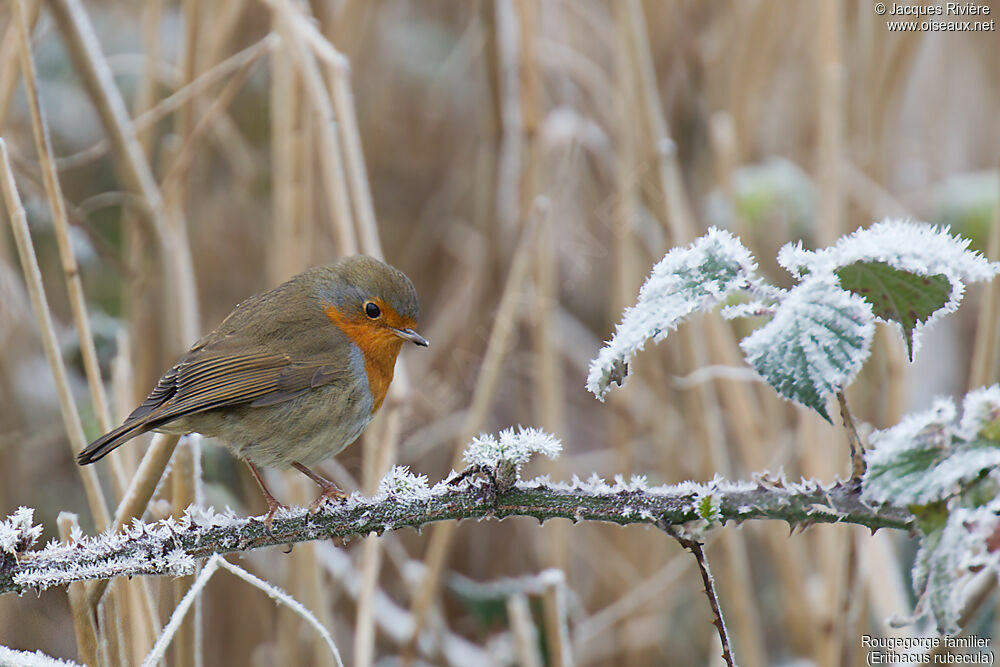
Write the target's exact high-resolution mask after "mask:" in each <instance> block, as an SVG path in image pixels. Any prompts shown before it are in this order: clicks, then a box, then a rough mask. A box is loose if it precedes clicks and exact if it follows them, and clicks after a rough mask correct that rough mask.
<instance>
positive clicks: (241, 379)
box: [77, 350, 348, 465]
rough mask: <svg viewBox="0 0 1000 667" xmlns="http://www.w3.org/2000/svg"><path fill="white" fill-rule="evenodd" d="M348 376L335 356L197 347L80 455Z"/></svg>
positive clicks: (94, 455) (83, 458)
mask: <svg viewBox="0 0 1000 667" xmlns="http://www.w3.org/2000/svg"><path fill="white" fill-rule="evenodd" d="M347 378H348V375H347V369H346V368H344V367H342V366H341V365H339V364H337V363H334V362H332V360H330V359H323V358H319V359H310V360H309V361H296V360H293V359H291V358H290V357H289V356H288V355H284V354H273V353H259V354H244V355H229V354H212V353H210V352H205V351H204V350H193V351H192V352H191V353H189V354H188V355H187V356H186V357H184V358H183V359H181V361H180V362H179V363H178V364H177V365H176V366H174V367H173V368H171V369H170V370H169V371H167V372H166V373H164V374H163V377H161V378H160V381H159V382H158V383H157V384H156V387H155V388H154V389H153V391H151V392H150V394H149V396H147V397H146V400H145V401H143V402H142V404H141V405H140V406H139V407H138V408H136V409H135V410H134V411H133V412H132V414H130V415H129V416H128V419H126V420H125V422H124V423H123V424H122V425H121V426H119V427H118V428H116V429H114V430H113V431H110V432H108V433H105V434H104V435H102V436H101V437H100V438H98V439H97V440H94V441H93V442H92V443H90V444H89V445H88V446H87V447H86V448H85V449H84V450H83V451H82V452H80V453H79V454H78V455H77V460H78V461H79V462H80V464H81V465H85V464H87V463H93V462H94V461H97V460H98V459H100V458H101V457H103V456H105V455H107V454H108V453H109V452H110V451H112V450H113V449H115V448H116V447H118V446H119V445H122V444H123V443H125V442H127V441H129V440H130V439H132V438H134V437H135V436H137V435H139V434H141V433H145V432H146V431H150V430H152V429H155V428H158V427H160V426H162V425H164V424H167V423H169V422H171V421H173V420H175V419H178V418H180V417H183V416H185V415H191V414H195V413H198V412H204V411H206V410H212V409H215V408H221V407H225V406H230V405H251V406H265V405H274V404H276V403H281V402H283V401H287V400H291V399H293V398H295V397H296V396H301V395H302V394H304V393H306V392H308V391H310V390H311V389H314V388H316V387H319V386H322V385H326V384H330V383H333V382H338V381H345V380H346V379H347Z"/></svg>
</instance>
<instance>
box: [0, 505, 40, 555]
mask: <svg viewBox="0 0 1000 667" xmlns="http://www.w3.org/2000/svg"><path fill="white" fill-rule="evenodd" d="M34 517H35V510H34V509H32V508H30V507H18V508H17V510H16V511H15V512H14V513H13V514H11V515H10V516H9V517H7V519H6V520H4V521H0V551H3V552H5V553H9V554H11V555H14V556H16V555H17V554H19V553H21V552H23V551H26V550H28V549H29V548H30V547H31V546H32V545H33V544H34V543H35V542H37V541H38V538H39V537H41V536H42V526H40V525H39V526H36V525H34Z"/></svg>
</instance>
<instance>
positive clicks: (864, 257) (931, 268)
mask: <svg viewBox="0 0 1000 667" xmlns="http://www.w3.org/2000/svg"><path fill="white" fill-rule="evenodd" d="M950 231H951V230H950V229H949V228H948V227H937V226H935V225H929V224H927V223H923V222H911V221H909V220H892V219H887V220H883V221H882V222H876V223H875V224H874V225H872V226H870V227H868V228H867V229H858V230H857V231H855V232H854V233H853V234H850V235H848V236H845V237H843V238H841V239H840V240H839V241H837V243H836V244H835V245H833V246H831V247H829V248H824V249H822V250H815V251H812V250H805V249H803V248H802V244H801V242H800V243H797V244H794V245H793V244H790V243H789V244H786V245H785V246H784V247H782V248H781V250H780V251H778V263H779V264H781V266H783V267H785V268H786V269H788V271H790V272H791V273H792V274H794V275H796V276H801V275H803V273H804V272H808V273H810V274H813V275H815V274H817V273H821V272H823V273H832V272H834V271H836V270H837V269H839V268H841V267H844V266H848V265H849V264H853V263H854V262H859V261H861V262H885V263H886V264H888V265H889V266H891V267H892V268H894V269H898V270H900V271H907V272H909V273H916V274H918V275H921V276H929V275H934V274H937V273H943V274H945V275H948V276H952V275H954V276H956V277H958V278H960V279H962V280H967V281H969V282H978V281H982V280H990V279H991V278H993V277H994V276H995V275H997V274H998V273H1000V263H996V262H990V261H989V260H987V259H986V258H985V257H983V256H982V255H981V254H979V253H978V252H974V251H972V250H969V249H968V248H969V243H970V241H969V239H966V238H962V237H961V236H952V235H951V233H950Z"/></svg>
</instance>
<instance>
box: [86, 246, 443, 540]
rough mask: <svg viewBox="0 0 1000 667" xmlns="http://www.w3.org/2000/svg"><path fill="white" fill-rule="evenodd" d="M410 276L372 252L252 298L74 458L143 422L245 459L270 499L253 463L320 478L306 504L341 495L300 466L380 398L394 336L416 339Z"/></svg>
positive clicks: (344, 434) (119, 440) (135, 431)
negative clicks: (212, 441) (210, 440)
mask: <svg viewBox="0 0 1000 667" xmlns="http://www.w3.org/2000/svg"><path fill="white" fill-rule="evenodd" d="M419 310H420V309H419V305H418V304H417V293H416V290H414V288H413V283H411V282H410V279H409V278H407V277H406V275H405V274H403V272H402V271H399V270H398V269H395V268H393V267H391V266H389V265H387V264H384V263H382V262H380V261H378V260H376V259H372V258H370V257H363V256H356V257H349V258H347V259H343V260H341V261H340V262H338V263H336V264H333V265H331V266H325V267H317V268H313V269H309V270H308V271H305V272H303V273H300V274H299V275H297V276H295V277H294V278H292V279H291V280H289V281H288V282H286V283H284V284H282V285H279V286H278V287H276V288H274V289H272V290H270V291H267V292H263V293H261V294H257V295H255V296H252V297H250V298H249V299H247V300H246V301H244V302H243V303H241V304H239V305H238V306H236V308H235V309H234V310H233V312H232V313H230V314H229V316H228V317H226V319H225V320H223V321H222V324H220V325H219V326H218V328H216V329H215V330H214V331H212V332H211V333H210V334H208V335H207V336H205V337H204V338H202V339H201V340H199V341H198V342H197V343H195V344H194V347H192V348H191V350H190V351H189V352H188V353H187V354H185V355H184V356H183V357H181V359H180V360H179V361H178V362H177V363H176V364H175V365H174V367H173V368H171V369H170V370H168V371H167V372H166V373H164V374H163V377H161V378H160V380H159V382H157V384H156V387H155V388H154V389H153V391H152V392H150V394H149V396H147V397H146V400H145V401H143V402H142V405H140V406H139V407H138V408H136V409H135V410H134V411H133V412H132V414H130V415H129V416H128V418H127V419H126V420H125V422H124V423H123V424H122V425H121V426H119V427H118V428H116V429H115V430H113V431H111V432H110V433H106V434H104V435H102V436H101V437H100V438H98V439H97V440H95V441H94V442H92V443H90V445H88V446H87V448H86V449H84V450H83V451H82V452H80V454H79V456H78V457H77V460H78V462H79V463H80V465H86V464H88V463H93V462H94V461H97V460H98V459H100V458H101V457H103V456H105V455H106V454H107V453H108V452H110V451H111V450H113V449H115V448H116V447H118V446H119V445H121V444H124V443H125V442H127V441H128V440H130V439H132V438H134V437H135V436H137V435H140V434H142V433H145V432H147V431H158V432H161V433H173V434H185V433H201V434H203V435H206V436H210V437H214V438H218V439H219V440H221V441H223V442H225V443H226V444H227V445H228V446H229V448H230V449H231V450H232V451H233V452H234V453H235V454H236V455H237V456H238V457H240V458H242V459H243V460H245V461H246V462H247V464H248V465H249V466H250V470H251V471H252V472H253V475H254V477H255V478H256V479H257V482H258V484H260V488H261V490H262V491H263V493H264V498H265V500H267V505H268V524H270V520H271V518H272V517H273V516H274V513H275V511H276V510H277V509H278V507H280V506H281V505H280V504H279V503H278V502H277V501H276V500H275V499H274V496H273V495H271V492H270V491H268V489H267V486H265V484H264V480H263V478H262V477H261V475H260V471H259V470H258V469H257V466H273V467H280V468H285V467H288V466H292V467H294V468H296V469H298V470H300V471H301V472H303V473H304V474H305V475H307V476H308V477H309V478H310V479H312V480H313V481H314V482H316V484H318V485H319V486H320V488H321V489H322V492H321V493H320V495H319V497H318V498H317V499H316V502H315V503H314V504H313V508H314V509H315V508H318V507H319V506H320V505H321V504H322V503H323V502H324V501H325V500H326V499H327V498H330V499H340V498H344V497H345V494H344V493H343V491H341V490H340V489H339V488H337V486H336V485H335V484H334V483H333V482H331V481H330V480H328V479H326V478H325V477H323V476H322V475H319V474H318V473H316V472H314V471H313V470H311V469H310V467H309V466H313V465H315V464H316V463H318V462H320V461H322V460H324V459H326V458H329V457H331V456H333V455H335V454H337V453H338V452H340V451H341V450H343V449H344V448H345V447H347V446H348V445H349V444H351V443H352V442H354V441H355V440H357V438H358V436H359V435H361V432H362V431H363V430H364V428H365V427H366V426H367V425H368V423H369V422H370V421H371V419H372V417H373V416H374V415H375V412H376V411H377V410H378V409H379V407H381V405H382V402H383V400H384V399H385V395H386V392H387V391H388V389H389V383H390V382H392V376H393V370H394V368H395V365H396V356H397V355H398V354H399V351H400V349H401V348H402V347H403V343H405V342H406V341H410V342H411V343H415V344H417V345H421V346H423V347H426V346H427V341H426V340H424V338H423V337H422V336H421V335H420V334H418V333H417V332H416V331H414V327H416V325H417V319H418V317H419V314H420V313H419Z"/></svg>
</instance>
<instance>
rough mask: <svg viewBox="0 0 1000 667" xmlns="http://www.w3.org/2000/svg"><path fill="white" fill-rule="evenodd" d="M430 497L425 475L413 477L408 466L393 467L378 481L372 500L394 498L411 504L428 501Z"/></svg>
mask: <svg viewBox="0 0 1000 667" xmlns="http://www.w3.org/2000/svg"><path fill="white" fill-rule="evenodd" d="M430 497H431V491H430V489H429V488H428V487H427V475H414V474H413V473H412V472H410V468H409V466H393V467H392V469H391V470H389V472H388V473H386V475H385V477H383V478H382V479H381V480H380V481H379V483H378V491H377V492H376V494H375V498H373V500H375V501H379V500H382V499H386V498H394V499H397V500H399V501H401V502H412V501H420V500H428V499H430Z"/></svg>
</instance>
